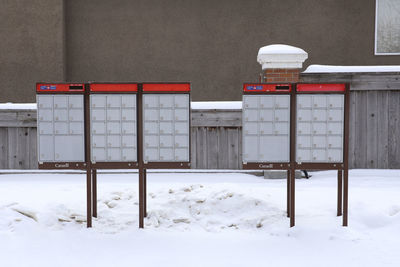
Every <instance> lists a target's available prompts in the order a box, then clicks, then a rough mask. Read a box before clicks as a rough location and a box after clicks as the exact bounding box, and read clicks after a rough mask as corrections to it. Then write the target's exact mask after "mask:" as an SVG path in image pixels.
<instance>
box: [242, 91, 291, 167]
mask: <svg viewBox="0 0 400 267" xmlns="http://www.w3.org/2000/svg"><path fill="white" fill-rule="evenodd" d="M291 91H292V85H291V84H244V86H243V117H242V118H243V119H242V121H243V156H242V161H243V168H244V169H288V167H289V166H288V164H289V162H290V103H291V102H290V101H291V98H290V94H291Z"/></svg>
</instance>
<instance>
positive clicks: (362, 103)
mask: <svg viewBox="0 0 400 267" xmlns="http://www.w3.org/2000/svg"><path fill="white" fill-rule="evenodd" d="M356 95H357V97H356V111H355V119H356V121H355V128H356V134H355V140H354V146H355V147H354V153H355V156H356V158H355V161H354V163H355V164H354V167H355V168H363V167H364V168H366V166H367V135H366V131H367V121H366V114H367V92H364V91H360V92H357V93H356Z"/></svg>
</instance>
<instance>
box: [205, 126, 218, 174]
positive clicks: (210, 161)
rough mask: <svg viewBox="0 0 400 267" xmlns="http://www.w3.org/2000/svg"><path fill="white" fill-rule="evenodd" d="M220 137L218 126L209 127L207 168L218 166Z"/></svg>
mask: <svg viewBox="0 0 400 267" xmlns="http://www.w3.org/2000/svg"><path fill="white" fill-rule="evenodd" d="M218 156H219V155H218V137H217V128H215V127H209V128H207V169H217V168H218Z"/></svg>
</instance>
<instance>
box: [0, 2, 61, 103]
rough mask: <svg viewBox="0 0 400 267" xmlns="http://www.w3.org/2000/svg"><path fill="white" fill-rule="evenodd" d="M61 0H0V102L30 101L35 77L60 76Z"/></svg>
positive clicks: (55, 79) (48, 77) (50, 78)
mask: <svg viewBox="0 0 400 267" xmlns="http://www.w3.org/2000/svg"><path fill="white" fill-rule="evenodd" d="M63 35H64V19H63V1H62V0H38V1H29V0H0V38H1V40H0V102H34V101H35V92H34V88H35V86H34V84H35V83H36V81H41V80H43V81H62V80H64V78H65V76H64V48H63V47H64V38H63Z"/></svg>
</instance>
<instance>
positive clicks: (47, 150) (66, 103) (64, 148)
mask: <svg viewBox="0 0 400 267" xmlns="http://www.w3.org/2000/svg"><path fill="white" fill-rule="evenodd" d="M37 103H38V120H37V121H38V144H39V145H38V154H39V155H38V159H39V162H83V161H84V160H85V152H84V148H85V146H84V140H85V139H84V121H83V119H84V109H83V95H62V94H60V95H37Z"/></svg>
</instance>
